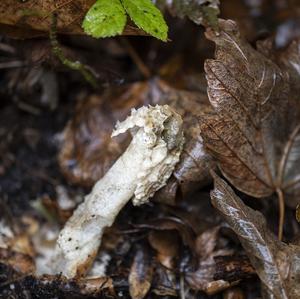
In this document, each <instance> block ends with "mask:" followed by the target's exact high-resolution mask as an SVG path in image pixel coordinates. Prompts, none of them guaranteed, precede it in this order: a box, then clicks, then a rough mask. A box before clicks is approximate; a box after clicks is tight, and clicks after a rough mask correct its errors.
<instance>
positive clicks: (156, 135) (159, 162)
mask: <svg viewBox="0 0 300 299" xmlns="http://www.w3.org/2000/svg"><path fill="white" fill-rule="evenodd" d="M127 130H131V133H132V136H133V137H132V141H131V143H130V144H129V146H128V148H127V149H126V150H125V152H124V153H123V154H122V156H120V157H119V159H118V160H117V161H116V162H115V163H114V165H113V166H112V167H111V168H110V169H109V170H108V172H107V173H106V174H105V176H104V177H103V178H101V179H100V180H99V181H98V182H97V183H96V184H95V185H94V187H93V190H92V192H91V193H90V194H89V195H87V196H86V197H85V200H84V202H83V203H82V204H80V205H79V206H78V208H77V209H76V210H75V212H74V214H73V216H72V217H71V218H70V219H69V220H68V222H67V223H66V225H65V227H64V228H63V230H62V231H61V232H60V234H59V237H58V240H57V244H56V249H55V254H54V257H53V259H52V268H53V270H54V272H55V273H62V274H63V275H65V276H67V277H69V278H71V277H75V276H82V275H85V273H86V272H87V270H88V269H89V267H90V266H91V263H92V262H93V260H94V258H95V256H96V254H97V251H98V248H99V246H100V243H101V237H102V235H103V231H104V228H105V227H108V226H111V225H112V224H113V222H114V220H115V218H116V216H117V215H118V213H119V212H120V210H121V209H122V208H123V207H124V205H125V204H126V203H127V202H128V201H129V200H130V199H131V198H132V200H133V204H134V205H140V204H143V203H145V202H147V201H148V199H149V198H150V197H152V196H153V195H154V193H155V192H156V191H157V190H158V189H160V188H161V187H163V186H164V185H165V184H166V182H167V180H168V178H169V177H170V176H171V174H172V172H173V170H174V167H175V165H176V164H177V162H178V161H179V157H180V153H181V151H182V148H183V143H184V137H183V128H182V118H181V116H180V115H179V114H177V113H176V112H175V111H174V110H172V109H171V108H170V107H169V106H168V105H163V106H159V105H157V106H155V107H152V106H149V107H141V108H140V109H138V110H135V109H133V110H132V111H131V115H130V116H129V117H128V118H127V119H126V120H125V121H123V122H118V123H117V125H116V129H115V130H114V132H113V133H112V137H113V136H117V135H118V134H121V133H124V132H126V131H127Z"/></svg>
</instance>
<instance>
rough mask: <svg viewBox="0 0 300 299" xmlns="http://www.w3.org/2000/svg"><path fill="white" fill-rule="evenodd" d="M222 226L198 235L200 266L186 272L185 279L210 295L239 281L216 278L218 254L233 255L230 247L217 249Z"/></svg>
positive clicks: (193, 286)
mask: <svg viewBox="0 0 300 299" xmlns="http://www.w3.org/2000/svg"><path fill="white" fill-rule="evenodd" d="M219 229H220V227H219V226H217V227H213V228H211V229H208V230H206V231H205V232H203V233H202V234H200V235H199V236H197V239H196V242H195V251H196V254H197V256H198V266H197V269H196V271H189V272H187V273H186V274H185V279H186V281H187V282H188V284H189V286H190V287H191V288H192V289H194V290H197V291H203V292H205V293H206V294H208V295H212V294H216V293H218V292H221V291H223V290H225V289H227V288H229V287H231V286H232V285H234V284H236V283H237V281H227V280H225V279H224V278H223V279H215V274H216V263H215V260H214V258H215V257H216V256H228V255H232V254H233V251H232V250H230V249H229V250H228V249H217V248H216V245H217V240H218V238H219Z"/></svg>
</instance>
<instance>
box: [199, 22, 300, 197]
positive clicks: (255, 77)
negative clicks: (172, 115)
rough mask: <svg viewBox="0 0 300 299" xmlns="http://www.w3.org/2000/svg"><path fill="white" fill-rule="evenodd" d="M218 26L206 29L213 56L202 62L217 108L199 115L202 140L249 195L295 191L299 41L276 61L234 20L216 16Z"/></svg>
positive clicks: (299, 151) (299, 156)
mask: <svg viewBox="0 0 300 299" xmlns="http://www.w3.org/2000/svg"><path fill="white" fill-rule="evenodd" d="M220 27H221V28H222V31H221V32H220V35H217V36H216V35H215V34H214V33H213V32H212V31H208V32H207V33H206V36H207V38H208V39H211V40H212V41H214V42H215V43H216V53H215V59H213V60H207V61H206V63H205V71H206V77H207V81H208V95H209V100H210V102H211V105H212V106H213V107H214V109H215V112H216V114H215V115H212V114H210V115H206V116H205V117H201V121H200V122H201V131H202V137H203V139H204V141H205V145H206V147H207V149H208V150H209V152H210V153H211V154H212V155H213V156H214V157H215V158H216V159H217V160H218V162H219V166H220V169H221V171H222V173H223V175H224V176H225V177H226V178H227V179H228V180H229V181H230V182H231V183H232V184H234V186H235V187H237V188H238V189H239V190H241V191H243V192H245V193H247V194H249V195H251V196H254V197H266V196H269V195H271V194H272V193H273V192H274V191H275V190H277V189H282V190H283V191H284V192H285V193H290V194H292V195H296V194H297V193H298V192H299V188H298V187H299V186H300V185H299V179H300V177H299V175H300V173H299V171H298V169H299V167H300V135H299V130H300V127H299V123H298V119H297V114H298V113H297V110H298V107H297V106H296V105H295V102H294V100H295V99H294V97H295V96H297V94H296V93H295V92H294V91H295V90H294V86H295V82H296V81H297V80H298V82H299V79H300V77H299V74H298V76H297V75H296V74H295V70H296V69H297V59H298V56H297V55H299V46H298V48H297V47H296V46H295V44H293V45H291V47H290V48H289V49H288V50H287V51H286V55H285V57H286V56H287V55H290V56H291V57H293V61H294V64H290V65H289V67H287V66H286V65H287V62H286V61H285V63H284V61H280V60H279V63H280V64H281V65H276V64H275V63H274V62H273V61H272V60H271V59H269V58H267V57H265V56H264V55H263V54H262V53H260V52H258V51H257V50H255V49H254V48H252V47H251V46H250V45H249V44H248V43H247V42H246V41H245V40H244V39H243V38H242V37H241V36H240V34H239V31H238V28H237V26H236V24H235V23H234V22H233V21H223V20H221V21H220ZM285 59H286V58H285ZM295 62H296V63H295ZM298 66H299V64H298ZM299 83H300V82H299Z"/></svg>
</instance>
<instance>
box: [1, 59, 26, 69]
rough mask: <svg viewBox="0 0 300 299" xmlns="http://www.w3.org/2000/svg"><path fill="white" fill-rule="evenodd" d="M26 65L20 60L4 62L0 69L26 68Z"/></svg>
mask: <svg viewBox="0 0 300 299" xmlns="http://www.w3.org/2000/svg"><path fill="white" fill-rule="evenodd" d="M26 65H27V64H26V63H25V62H24V61H21V60H14V61H6V62H1V63H0V69H11V68H18V67H23V66H26Z"/></svg>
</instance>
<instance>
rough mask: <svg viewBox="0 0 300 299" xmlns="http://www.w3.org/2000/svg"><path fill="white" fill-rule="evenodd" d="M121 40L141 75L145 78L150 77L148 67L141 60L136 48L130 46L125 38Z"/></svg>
mask: <svg viewBox="0 0 300 299" xmlns="http://www.w3.org/2000/svg"><path fill="white" fill-rule="evenodd" d="M121 42H122V44H123V46H124V47H125V48H126V51H127V52H128V54H129V56H130V57H131V59H132V60H133V62H134V63H135V64H136V66H137V67H138V69H139V71H140V72H141V73H142V75H143V76H144V77H145V78H146V79H149V78H150V77H151V72H150V70H149V68H148V67H147V66H146V64H145V63H144V62H143V60H142V59H141V57H140V56H139V55H138V53H137V52H136V50H135V49H134V48H133V47H132V45H131V44H130V43H129V41H128V40H127V39H126V38H121Z"/></svg>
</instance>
